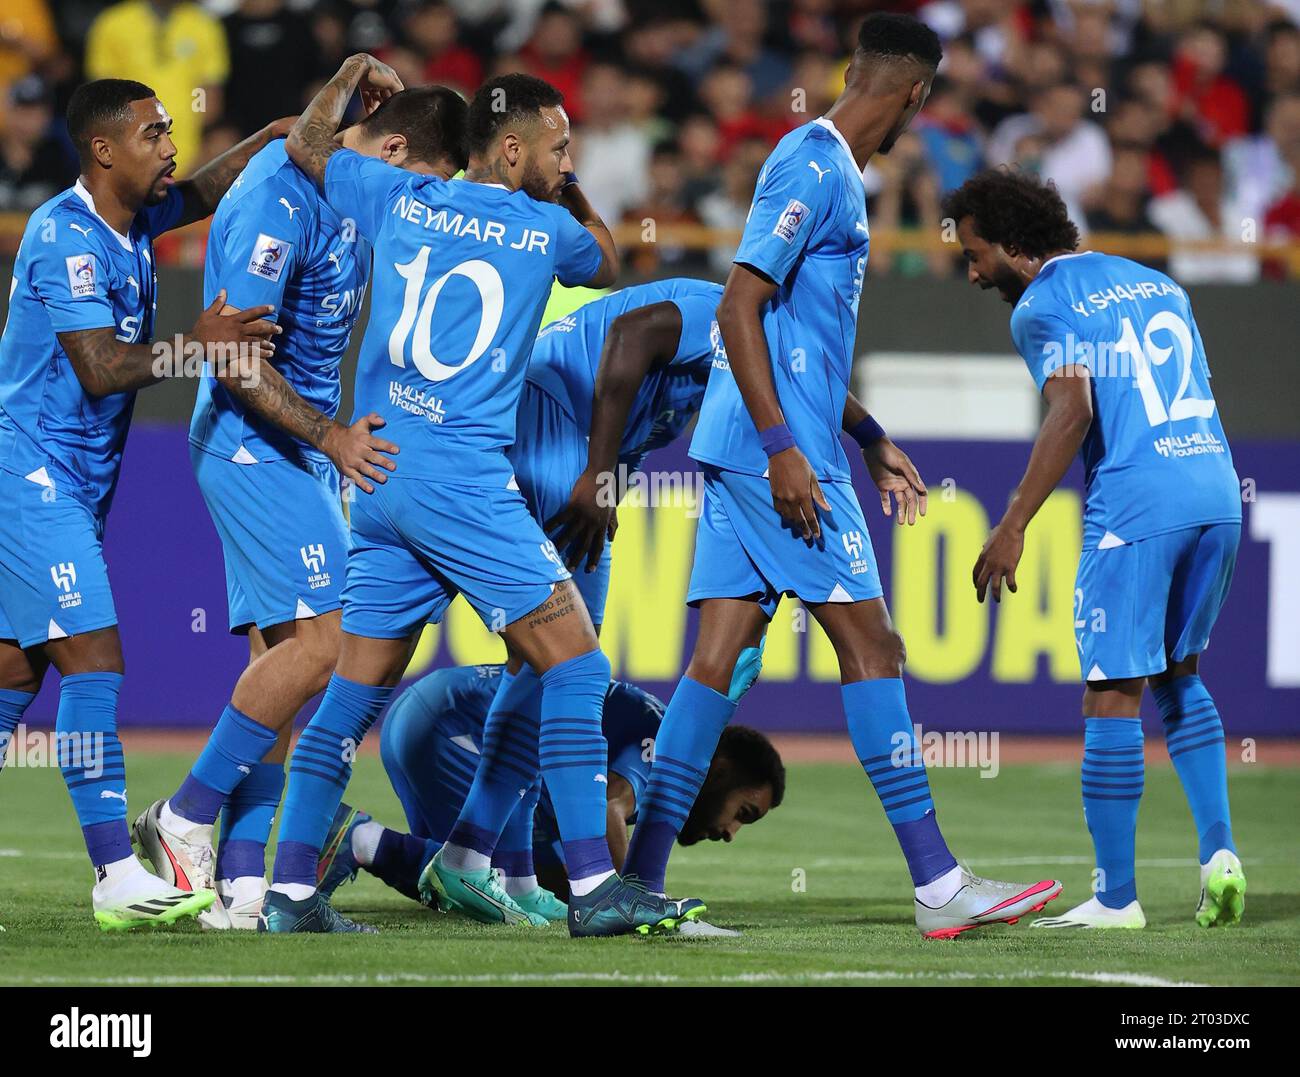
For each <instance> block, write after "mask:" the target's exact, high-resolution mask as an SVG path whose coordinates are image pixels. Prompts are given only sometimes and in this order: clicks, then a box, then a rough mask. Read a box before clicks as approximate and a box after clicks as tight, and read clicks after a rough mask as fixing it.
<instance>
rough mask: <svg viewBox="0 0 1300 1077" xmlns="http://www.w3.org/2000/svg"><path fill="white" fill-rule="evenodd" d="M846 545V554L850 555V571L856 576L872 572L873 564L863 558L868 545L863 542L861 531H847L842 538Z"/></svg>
mask: <svg viewBox="0 0 1300 1077" xmlns="http://www.w3.org/2000/svg"><path fill="white" fill-rule="evenodd" d="M840 540H841V541H842V542H843V543H844V552H845V553H846V554H848V555H849V571H850V572H851V573H853V575H855V576H860V575H862V573H864V572H870V571H871V562H870V561H869V560H868V559H867V558H865V557H863V556H862V551H863V550H864V549H865V548H866V543H864V542H863V541H862V532H861V531H845V532H844V534H843V535H841V536H840Z"/></svg>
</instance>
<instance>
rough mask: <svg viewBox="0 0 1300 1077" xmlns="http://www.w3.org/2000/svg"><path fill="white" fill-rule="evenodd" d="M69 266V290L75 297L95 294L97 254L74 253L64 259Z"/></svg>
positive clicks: (79, 297)
mask: <svg viewBox="0 0 1300 1077" xmlns="http://www.w3.org/2000/svg"><path fill="white" fill-rule="evenodd" d="M64 261H65V263H66V264H67V267H68V290H69V291H71V292H72V298H73V299H81V298H83V297H84V296H88V295H94V294H95V272H96V268H97V267H96V265H95V256H94V255H93V254H74V255H72V257H70V258H65V259H64Z"/></svg>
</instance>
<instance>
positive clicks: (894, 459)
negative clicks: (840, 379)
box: [843, 393, 928, 526]
mask: <svg viewBox="0 0 1300 1077" xmlns="http://www.w3.org/2000/svg"><path fill="white" fill-rule="evenodd" d="M868 418H870V415H869V414H868V412H867V409H866V407H865V406H864V405H863V403H862V401H860V400H859V399H858V398H857V397H856V396H854V395H853V394H852V393H849V394H848V395H847V396H846V397H845V400H844V422H843V427H844V431H845V433H848V434H852V433H853V431H854V429H855V428H856V427H857V426H858V424H859V423H861V422H863V421H864V420H866V419H868ZM862 461H863V463H865V464H866V465H867V472H868V473H869V474H870V475H871V481H872V482H874V483H875V484H876V490H877V491H878V492H879V494H880V507H881V508H882V509H883V510H884V513H885V515H886V516H889V515H891V513H892V511H893V510H892V509H891V507H890V502H889V495H890V494H891V493H892V494H893V495H894V500H895V501H897V502H898V517H897V519H898V522H899V525H900V526H901V525H902V524H905V523H906V524H915V523H916V517H917V515H918V514H919V515H921V516H924V515H925V510H926V506H927V497H928V494H927V491H926V488H925V483H924V482H922V481H921V474H920V472H918V471H917V470H916V466H915V465H914V464H913V463H912V461H911V458H910V457H908V455H907V453H905V452H903V450H902V449H900V448H899V447H898V446H897V445H895V444H894V443H893V441H891V440H890V438H889V436H888V435H883V436H881V437H878V438H877V439H876V440H875V441H873V442H871V443H870V444H869V445H864V446H862Z"/></svg>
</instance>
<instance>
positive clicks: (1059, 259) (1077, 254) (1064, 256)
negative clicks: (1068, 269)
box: [1038, 251, 1094, 273]
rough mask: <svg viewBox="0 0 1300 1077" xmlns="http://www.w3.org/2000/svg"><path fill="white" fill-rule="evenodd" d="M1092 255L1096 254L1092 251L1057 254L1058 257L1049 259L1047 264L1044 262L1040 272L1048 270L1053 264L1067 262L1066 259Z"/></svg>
mask: <svg viewBox="0 0 1300 1077" xmlns="http://www.w3.org/2000/svg"><path fill="white" fill-rule="evenodd" d="M1092 253H1094V252H1092V251H1070V252H1069V253H1068V254H1057V255H1053V256H1052V257H1051V258H1049V259H1047V261H1046V262H1044V263H1043V264H1042V265H1041V266H1039V267H1038V272H1040V273H1041V272H1042V271H1043V270H1044V269H1046V268H1047V267H1048V266H1050V265H1051V264H1052V263H1053V262H1063V261H1065V259H1067V258H1082V257H1083V256H1084V255H1085V254H1092Z"/></svg>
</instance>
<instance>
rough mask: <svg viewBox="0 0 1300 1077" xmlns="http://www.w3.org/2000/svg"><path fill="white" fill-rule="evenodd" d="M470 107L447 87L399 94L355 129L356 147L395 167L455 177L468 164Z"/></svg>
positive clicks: (420, 89)
mask: <svg viewBox="0 0 1300 1077" xmlns="http://www.w3.org/2000/svg"><path fill="white" fill-rule="evenodd" d="M468 119H469V105H467V104H466V103H465V100H464V98H462V97H461V96H460V94H458V93H457V92H456V91H455V90H451V89H448V88H447V87H446V86H412V87H411V88H410V89H406V90H403V91H401V93H395V94H393V96H392V97H390V98H388V99H387V100H386V101H384V103H383V104H381V105H380V106H379V107H378V108H377V109H375V111H374V112H372V113H371V114H370V115H369V116H367V117H366V118H365V119H364V120H362V121H361V122H360V123H358V124H356V126H355V127H354V128H352V130H354V131H355V132H356V135H355V139H356V144H355V145H354V147H353V148H354V149H356V150H357V151H358V152H359V153H364V154H367V155H369V156H371V157H378V158H379V159H380V160H381V161H384V162H386V163H388V164H390V165H397V166H398V167H399V168H406V169H409V170H410V171H412V172H423V173H425V174H426V175H439V176H442V177H443V178H446V179H449V178H450V177H452V176H454V175H455V174H456V173H457V172H459V171H460V170H461V169H462V168H464V167H465V163H466V159H467V158H466V155H465V127H466V124H467V121H468Z"/></svg>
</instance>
